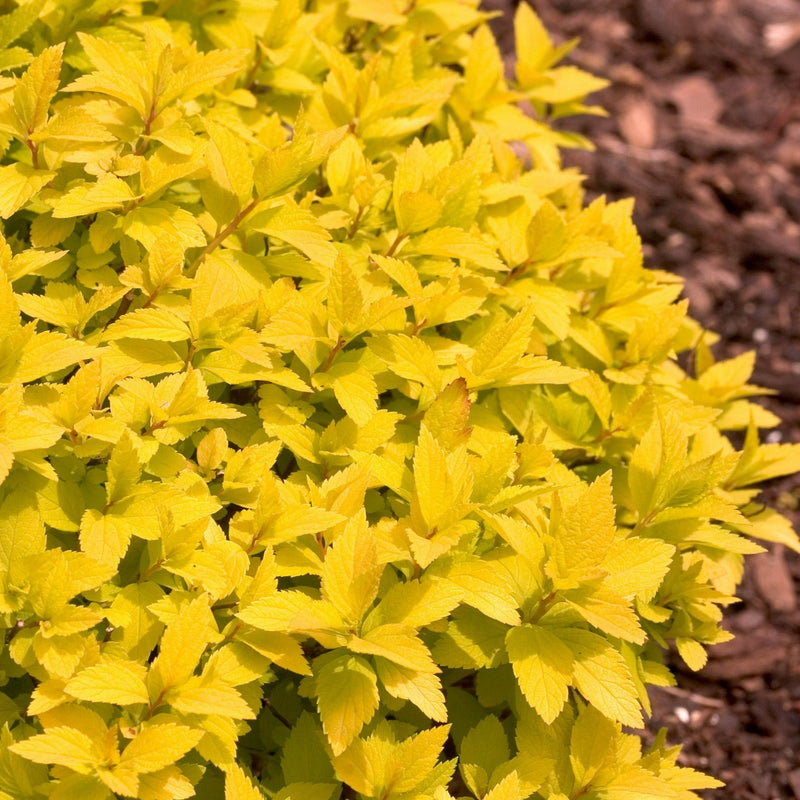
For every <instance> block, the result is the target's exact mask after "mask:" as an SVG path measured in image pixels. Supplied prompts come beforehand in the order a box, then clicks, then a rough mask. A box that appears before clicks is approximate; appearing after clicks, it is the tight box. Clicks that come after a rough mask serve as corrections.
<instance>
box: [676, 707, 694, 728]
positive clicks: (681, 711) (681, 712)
mask: <svg viewBox="0 0 800 800" xmlns="http://www.w3.org/2000/svg"><path fill="white" fill-rule="evenodd" d="M675 716H676V717H677V718H678V719H679V720H680V721H681V722H682V723H683V724H684V725H687V724H688V723H689V720H690V719H691V714H689V711H688V710H687V709H685V708H684V707H683V706H675Z"/></svg>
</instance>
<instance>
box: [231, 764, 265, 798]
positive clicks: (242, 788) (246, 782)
mask: <svg viewBox="0 0 800 800" xmlns="http://www.w3.org/2000/svg"><path fill="white" fill-rule="evenodd" d="M263 798H264V795H263V794H261V792H260V791H259V790H258V789H257V788H256V787H255V784H254V783H253V782H252V780H251V779H250V778H248V777H247V775H246V774H245V771H244V770H243V769H242V768H241V767H240V766H239V765H238V764H234V765H233V766H232V767H231V768H230V769H229V770H228V772H227V773H226V775H225V800H263Z"/></svg>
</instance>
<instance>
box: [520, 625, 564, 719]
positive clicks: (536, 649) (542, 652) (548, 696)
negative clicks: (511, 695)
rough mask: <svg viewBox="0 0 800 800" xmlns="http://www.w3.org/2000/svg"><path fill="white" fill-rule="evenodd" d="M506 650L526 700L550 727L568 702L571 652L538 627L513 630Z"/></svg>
mask: <svg viewBox="0 0 800 800" xmlns="http://www.w3.org/2000/svg"><path fill="white" fill-rule="evenodd" d="M506 648H507V650H508V658H509V660H510V661H511V666H512V667H513V668H514V675H515V676H516V678H517V681H518V682H519V688H520V689H521V690H522V693H523V694H524V695H525V699H526V700H527V701H528V703H530V705H531V706H532V707H533V708H535V709H536V711H537V712H538V714H539V716H540V717H541V718H542V719H543V720H544V721H545V722H546V723H547V724H548V725H549V724H550V723H552V722H553V721H554V720H555V718H556V717H557V716H558V715H559V714H560V713H561V709H562V708H563V707H564V703H566V702H567V695H568V690H569V687H570V685H571V683H572V670H573V666H574V663H575V659H574V657H573V655H572V651H571V650H570V649H569V647H567V646H566V645H565V644H564V643H563V642H562V641H561V640H560V639H559V638H558V636H556V635H555V634H554V633H552V632H551V631H550V630H548V629H547V628H543V627H540V626H538V625H523V626H522V627H520V628H511V630H509V632H508V634H507V636H506Z"/></svg>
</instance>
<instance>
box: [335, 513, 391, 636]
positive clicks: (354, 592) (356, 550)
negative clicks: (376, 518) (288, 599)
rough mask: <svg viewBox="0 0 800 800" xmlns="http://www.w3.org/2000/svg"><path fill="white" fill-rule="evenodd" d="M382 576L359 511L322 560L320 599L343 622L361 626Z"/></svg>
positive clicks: (372, 538) (364, 521) (374, 548)
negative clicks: (330, 607) (321, 597)
mask: <svg viewBox="0 0 800 800" xmlns="http://www.w3.org/2000/svg"><path fill="white" fill-rule="evenodd" d="M382 573H383V567H382V566H379V565H378V556H377V550H376V546H375V538H374V536H373V535H372V533H371V532H370V529H369V525H368V524H367V517H366V513H365V512H364V511H363V510H362V511H361V512H360V513H358V514H356V515H355V516H354V517H352V518H351V519H350V520H349V521H348V522H347V525H346V526H345V529H344V531H343V532H342V533H340V534H339V535H338V536H337V537H336V540H335V541H334V543H333V545H332V546H331V547H330V549H329V550H328V552H327V554H326V556H325V562H324V564H323V568H322V586H321V589H322V596H323V598H325V599H326V600H329V601H330V602H331V603H332V604H333V605H334V606H335V608H336V610H337V611H338V612H339V613H340V614H341V615H342V617H344V618H345V619H346V620H348V621H349V622H352V623H357V622H360V621H361V618H362V617H363V616H364V614H365V613H366V611H367V609H368V608H369V607H370V606H371V605H372V602H373V601H374V600H375V597H376V596H377V594H378V584H379V583H380V579H381V574H382Z"/></svg>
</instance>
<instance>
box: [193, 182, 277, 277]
mask: <svg viewBox="0 0 800 800" xmlns="http://www.w3.org/2000/svg"><path fill="white" fill-rule="evenodd" d="M259 202H261V199H260V198H258V197H256V198H254V199H253V200H252V201H251V202H250V203H248V204H247V205H246V206H245V207H244V208H243V209H241V210H240V211H239V213H238V214H237V215H236V216H235V217H234V218H233V219H232V220H231V221H230V222H229V223H228V224H227V225H226V226H225V227H224V228H223V229H222V230H221V231H220V232H219V233H218V234H217V235H216V236H215V237H214V238H213V239H212V240H211V241H210V242H209V243H208V244H207V245H206V246H205V247H204V248H203V250H202V251H201V253H200V255H199V256H197V258H196V259H195V260H194V261H193V262H192V265H191V266H190V267H189V270H188V274H189V275H190V276H192V277H193V276H194V274H195V272H197V268H198V267H199V266H200V265H201V264H202V263H203V261H204V260H205V258H206V256H207V255H209V253H213V252H214V250H216V249H217V248H218V247H219V246H220V245H221V244H222V243H223V242H224V241H225V240H226V239H227V238H228V237H229V236H230V235H231V234H232V233H233V232H234V231H235V230H236V229H237V228H238V227H239V225H241V224H242V220H243V219H244V218H245V217H246V216H247V215H248V214H249V213H250V212H251V211H252V210H253V209H254V208H255V207H256V206H257V205H258V204H259Z"/></svg>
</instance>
